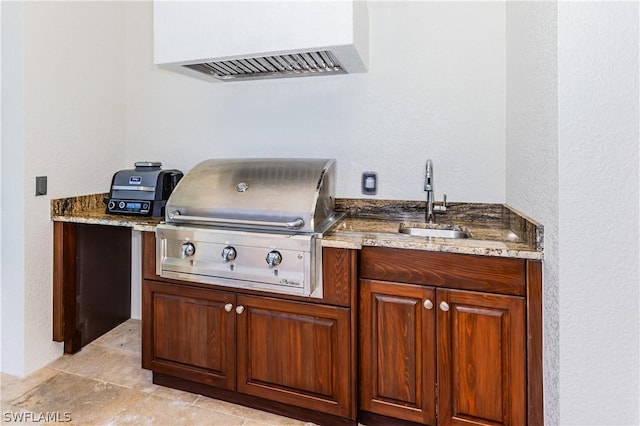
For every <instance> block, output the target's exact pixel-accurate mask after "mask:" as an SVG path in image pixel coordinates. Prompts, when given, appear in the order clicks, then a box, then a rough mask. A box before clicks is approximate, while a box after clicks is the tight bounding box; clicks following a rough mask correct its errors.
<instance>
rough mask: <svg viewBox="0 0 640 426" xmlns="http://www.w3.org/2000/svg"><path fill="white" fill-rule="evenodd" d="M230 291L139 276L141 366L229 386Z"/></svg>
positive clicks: (231, 341)
mask: <svg viewBox="0 0 640 426" xmlns="http://www.w3.org/2000/svg"><path fill="white" fill-rule="evenodd" d="M234 302H235V295H234V294H233V293H228V292H222V291H216V290H208V289H197V288H191V287H185V286H181V285H172V284H164V283H160V282H156V281H149V280H145V281H144V283H143V308H142V309H143V312H142V317H143V318H144V319H145V321H143V323H142V333H143V338H142V344H143V347H142V352H143V367H144V368H148V369H151V370H153V371H154V372H157V373H162V374H168V375H172V376H177V377H181V378H184V379H188V380H192V381H195V382H201V383H205V384H209V385H213V386H218V387H223V388H226V389H234V387H235V311H233V309H232V308H233V307H234Z"/></svg>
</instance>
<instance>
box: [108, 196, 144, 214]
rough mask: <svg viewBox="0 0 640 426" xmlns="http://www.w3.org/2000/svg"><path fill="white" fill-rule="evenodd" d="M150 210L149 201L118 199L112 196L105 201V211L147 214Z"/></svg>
mask: <svg viewBox="0 0 640 426" xmlns="http://www.w3.org/2000/svg"><path fill="white" fill-rule="evenodd" d="M150 211H151V201H142V200H120V199H115V198H112V199H110V200H109V202H108V203H107V213H125V214H139V215H148V214H149V212H150Z"/></svg>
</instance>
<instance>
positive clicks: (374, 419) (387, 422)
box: [358, 411, 424, 426]
mask: <svg viewBox="0 0 640 426" xmlns="http://www.w3.org/2000/svg"><path fill="white" fill-rule="evenodd" d="M358 422H359V423H360V424H363V425H366V426H424V425H423V424H422V423H414V422H410V421H407V420H401V419H396V418H393V417H387V416H383V415H382V414H375V413H370V412H368V411H358Z"/></svg>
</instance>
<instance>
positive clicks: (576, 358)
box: [558, 2, 640, 424]
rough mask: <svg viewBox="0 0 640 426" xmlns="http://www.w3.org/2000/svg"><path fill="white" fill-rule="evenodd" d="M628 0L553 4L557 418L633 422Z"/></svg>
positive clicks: (639, 413)
mask: <svg viewBox="0 0 640 426" xmlns="http://www.w3.org/2000/svg"><path fill="white" fill-rule="evenodd" d="M639 7H640V4H639V3H638V2H611V3H609V2H606V3H605V2H603V3H598V2H593V3H591V2H588V3H587V2H578V3H572V2H560V3H559V5H558V88H559V90H558V100H559V101H558V111H559V115H558V129H559V184H560V187H559V189H560V197H559V201H560V204H559V218H560V222H559V224H560V227H559V232H560V247H559V251H560V283H561V285H560V420H561V422H563V423H567V424H640V404H639V402H640V393H639V389H640V369H639V368H638V365H639V364H640V328H639V320H640V289H639V282H640V270H639V268H640V266H639V264H638V256H639V253H640V246H639V243H638V235H639V234H640V228H639V219H640V212H639V209H638V202H637V201H638V198H639V197H640V187H639V184H638V180H637V179H635V176H637V175H638V173H639V168H640V166H639V161H638V155H639V150H640V135H639V131H638V128H639V120H640V117H639V114H640V98H639V85H640V81H639V80H640V74H639V71H638V67H639V63H640V61H639V55H640V45H639V42H638V37H639V33H638V31H639V29H638V25H639V13H640V12H639Z"/></svg>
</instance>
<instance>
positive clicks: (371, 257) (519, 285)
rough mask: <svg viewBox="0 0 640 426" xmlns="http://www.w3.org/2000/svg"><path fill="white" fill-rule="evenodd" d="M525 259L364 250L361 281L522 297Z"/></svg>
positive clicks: (361, 258)
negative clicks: (381, 281) (380, 281)
mask: <svg viewBox="0 0 640 426" xmlns="http://www.w3.org/2000/svg"><path fill="white" fill-rule="evenodd" d="M525 271H526V263H525V260H524V259H510V258H503V257H488V256H472V255H466V254H454V253H438V252H429V251H423V250H406V249H394V248H381V247H363V249H362V252H361V253H360V278H367V279H374V280H384V281H394V282H401V283H411V284H423V285H429V286H434V287H450V288H457V289H462V290H477V291H486V292H490V293H502V294H511V295H516V296H524V294H525Z"/></svg>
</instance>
